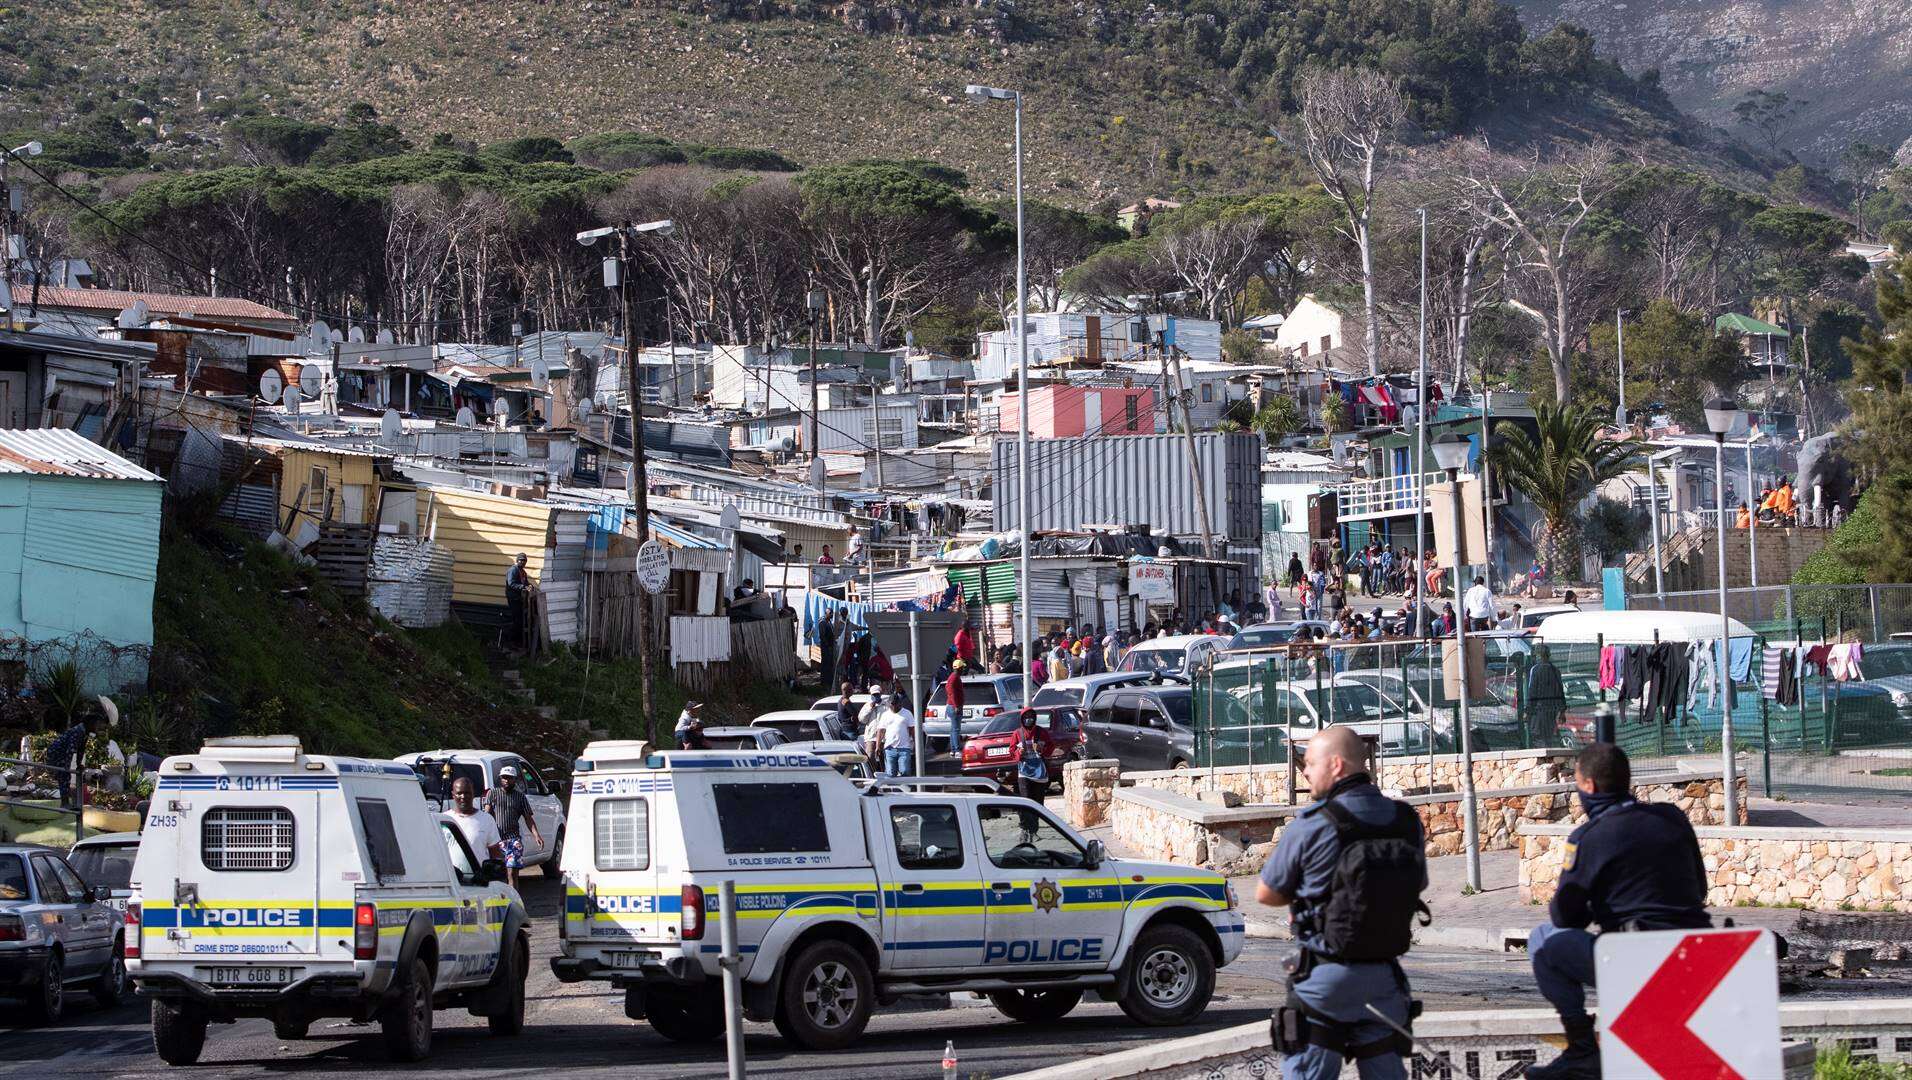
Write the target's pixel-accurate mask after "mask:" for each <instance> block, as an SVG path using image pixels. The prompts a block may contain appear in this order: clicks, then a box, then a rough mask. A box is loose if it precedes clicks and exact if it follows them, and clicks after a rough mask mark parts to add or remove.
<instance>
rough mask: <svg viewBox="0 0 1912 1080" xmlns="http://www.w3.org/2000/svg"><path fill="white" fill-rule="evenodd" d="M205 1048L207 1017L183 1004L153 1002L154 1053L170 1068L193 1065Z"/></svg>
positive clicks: (177, 1002) (165, 1001)
mask: <svg viewBox="0 0 1912 1080" xmlns="http://www.w3.org/2000/svg"><path fill="white" fill-rule="evenodd" d="M205 1048H206V1014H205V1013H203V1012H200V1011H199V1010H198V1009H196V1008H194V1007H193V1006H191V1005H188V1004H186V1003H184V1002H179V1001H167V1000H165V999H164V998H161V999H160V1000H158V1001H155V1002H153V1052H154V1053H156V1054H158V1055H159V1060H161V1061H163V1062H165V1063H166V1064H168V1065H191V1064H193V1063H194V1062H196V1061H198V1060H199V1053H200V1051H202V1050H204V1049H205Z"/></svg>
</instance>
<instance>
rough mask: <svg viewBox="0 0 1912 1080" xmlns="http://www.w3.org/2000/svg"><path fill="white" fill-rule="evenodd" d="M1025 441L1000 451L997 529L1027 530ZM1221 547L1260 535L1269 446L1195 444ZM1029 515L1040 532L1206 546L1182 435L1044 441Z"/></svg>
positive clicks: (1237, 435) (1237, 439)
mask: <svg viewBox="0 0 1912 1080" xmlns="http://www.w3.org/2000/svg"><path fill="white" fill-rule="evenodd" d="M1017 450H1018V446H1017V441H1016V440H1015V439H998V440H996V442H995V445H994V446H993V448H992V450H991V459H990V471H991V473H992V476H993V480H994V484H993V487H992V491H993V492H994V497H995V502H994V512H995V516H994V519H993V521H994V525H995V527H996V528H998V529H1002V530H1005V531H1006V530H1009V529H1016V528H1020V527H1021V525H1022V520H1021V518H1020V516H1019V515H1018V513H1017V511H1018V506H1017V503H1018V501H1019V500H1018V498H1017V493H1018V487H1017V479H1018V477H1017V471H1018V470H1017V457H1016V455H1017ZM1195 453H1196V456H1197V458H1198V459H1199V460H1200V461H1201V463H1202V477H1203V481H1204V486H1205V487H1206V488H1207V492H1208V514H1209V519H1210V523H1211V527H1212V528H1213V530H1214V532H1215V534H1216V537H1217V539H1224V538H1225V539H1234V540H1252V539H1255V538H1257V537H1259V536H1260V534H1261V456H1262V441H1261V436H1259V435H1253V434H1248V433H1242V432H1231V433H1225V434H1224V433H1214V432H1207V433H1202V434H1198V435H1196V436H1195ZM1029 464H1030V486H1031V492H1030V510H1031V517H1032V518H1033V519H1034V521H1035V527H1036V528H1037V529H1039V530H1040V529H1079V528H1081V527H1083V526H1084V525H1089V524H1124V525H1140V524H1146V525H1151V526H1154V527H1155V528H1158V529H1166V530H1167V531H1169V532H1170V533H1172V534H1174V535H1176V536H1199V535H1200V533H1201V523H1200V515H1199V514H1198V512H1197V509H1196V500H1195V490H1194V484H1193V483H1192V482H1191V477H1190V476H1189V470H1188V444H1187V442H1186V440H1185V439H1184V437H1183V436H1181V435H1116V436H1101V437H1091V438H1081V439H1035V440H1032V441H1031V443H1030V456H1029Z"/></svg>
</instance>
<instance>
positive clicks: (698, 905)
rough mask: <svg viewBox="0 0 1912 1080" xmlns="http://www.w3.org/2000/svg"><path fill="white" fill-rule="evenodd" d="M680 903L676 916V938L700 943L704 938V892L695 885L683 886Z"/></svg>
mask: <svg viewBox="0 0 1912 1080" xmlns="http://www.w3.org/2000/svg"><path fill="white" fill-rule="evenodd" d="M679 898H680V899H681V901H682V903H681V904H679V908H680V913H679V915H678V916H677V919H678V922H677V929H678V936H679V937H681V938H683V939H684V940H685V941H700V940H702V939H703V936H704V890H703V889H701V888H699V887H698V886H696V885H686V886H684V889H683V892H682V893H680V894H679Z"/></svg>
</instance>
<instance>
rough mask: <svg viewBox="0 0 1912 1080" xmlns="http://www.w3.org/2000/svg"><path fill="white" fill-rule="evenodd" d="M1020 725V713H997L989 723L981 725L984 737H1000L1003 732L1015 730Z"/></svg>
mask: <svg viewBox="0 0 1912 1080" xmlns="http://www.w3.org/2000/svg"><path fill="white" fill-rule="evenodd" d="M1020 723H1022V714H1021V713H1020V712H1012V713H1007V712H1006V713H998V714H997V715H995V716H992V717H990V718H989V723H987V724H984V725H983V730H982V733H983V734H984V735H1001V734H1003V733H1005V732H1010V731H1014V730H1016V725H1017V724H1020Z"/></svg>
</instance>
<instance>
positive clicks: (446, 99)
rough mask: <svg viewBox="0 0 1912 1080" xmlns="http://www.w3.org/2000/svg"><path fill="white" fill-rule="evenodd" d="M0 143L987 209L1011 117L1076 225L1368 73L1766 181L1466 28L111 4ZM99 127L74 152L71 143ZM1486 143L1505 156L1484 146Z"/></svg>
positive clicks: (1370, 9) (1590, 75)
mask: <svg viewBox="0 0 1912 1080" xmlns="http://www.w3.org/2000/svg"><path fill="white" fill-rule="evenodd" d="M0 10H5V11H6V13H7V16H8V24H9V26H10V28H11V29H12V30H13V32H12V33H10V34H8V35H5V36H4V37H0V131H6V130H10V129H11V130H56V129H64V130H72V129H75V128H82V129H83V130H87V131H95V130H97V131H101V132H104V133H105V134H106V136H108V137H117V133H118V132H121V131H127V130H130V131H131V132H132V133H133V137H134V139H135V140H136V141H137V143H138V146H137V147H135V148H134V149H137V150H141V151H143V153H141V154H138V155H136V157H135V160H136V165H135V167H138V166H144V165H148V164H150V165H151V166H152V167H158V168H172V167H182V166H194V165H206V164H213V163H216V162H220V161H224V160H230V159H231V158H232V157H233V156H234V149H233V146H232V143H233V140H232V139H230V138H228V137H227V126H228V125H229V123H230V122H231V121H232V120H233V119H235V118H238V117H243V116H247V115H260V114H265V113H270V114H278V115H282V116H287V117H293V118H297V119H304V120H321V121H331V122H336V121H338V120H339V119H340V118H341V117H342V116H344V115H345V113H346V110H347V108H348V106H350V105H351V104H352V103H354V102H368V103H370V104H371V105H372V106H373V107H374V108H375V109H376V110H377V112H378V114H379V116H380V117H381V118H382V119H383V120H384V121H386V122H389V123H391V124H393V125H396V127H397V128H398V129H399V130H401V131H402V132H403V133H404V135H405V136H406V137H407V138H408V139H410V141H411V142H412V143H413V144H414V145H423V144H425V143H428V142H430V141H431V139H432V138H433V137H434V136H435V135H438V134H440V133H450V135H451V136H452V137H455V138H457V139H459V140H476V141H479V142H489V141H493V140H498V139H505V138H511V137H516V136H523V135H529V134H542V135H551V136H555V137H557V138H560V139H571V138H574V137H577V136H579V135H584V134H589V133H592V132H600V131H613V130H638V131H645V132H649V133H653V134H656V135H659V136H663V137H668V138H674V139H680V140H691V141H697V142H704V143H716V144H728V145H732V146H747V147H767V148H771V149H774V150H776V151H779V152H781V153H783V154H784V155H786V156H788V157H789V158H791V159H792V160H794V161H796V162H797V163H799V164H802V165H816V164H825V163H829V162H833V161H841V160H846V159H851V158H858V157H870V156H886V157H914V158H926V159H929V160H932V161H936V162H939V163H941V164H945V165H950V166H954V167H956V168H960V169H963V170H964V171H966V172H968V173H969V174H970V175H972V176H974V177H975V178H976V179H977V181H978V183H979V185H981V186H983V187H986V188H991V189H996V190H1000V189H1001V188H1002V186H1003V185H1004V182H1005V181H1006V179H1007V173H1008V168H1007V166H1008V153H1007V149H1008V148H1007V143H1008V137H1009V127H1010V117H1009V115H1008V111H1007V109H1006V108H1003V107H1000V106H999V107H995V108H981V107H977V106H973V105H970V104H968V103H966V102H965V101H964V99H963V96H962V87H963V85H964V84H965V83H968V82H975V81H984V82H990V83H995V84H998V85H1004V86H1012V87H1019V88H1022V89H1024V90H1025V91H1027V93H1028V102H1029V104H1028V114H1027V117H1026V128H1027V135H1028V138H1027V147H1028V166H1027V173H1028V177H1029V179H1030V180H1031V182H1032V186H1034V187H1035V188H1036V189H1037V190H1038V191H1039V192H1041V193H1042V194H1044V195H1046V196H1048V197H1050V198H1053V199H1056V200H1058V201H1062V202H1067V203H1070V204H1073V205H1077V206H1088V205H1093V204H1097V203H1101V204H1103V205H1112V204H1111V203H1110V202H1109V200H1122V201H1126V200H1127V199H1130V198H1134V197H1136V196H1138V195H1146V194H1171V193H1176V192H1184V191H1192V192H1199V191H1204V190H1221V189H1239V188H1242V187H1245V186H1250V185H1253V184H1257V183H1266V182H1267V181H1268V179H1269V178H1270V177H1271V176H1275V175H1278V174H1280V173H1282V172H1284V171H1287V170H1290V169H1292V168H1294V160H1293V158H1292V156H1291V155H1290V154H1289V153H1288V152H1287V151H1286V150H1284V149H1283V147H1282V145H1281V140H1280V139H1279V138H1278V137H1277V136H1276V135H1275V134H1274V133H1273V132H1272V131H1271V121H1272V120H1273V119H1274V118H1276V117H1278V116H1279V115H1281V114H1282V113H1283V112H1284V111H1285V110H1286V109H1288V108H1291V107H1292V104H1293V101H1292V86H1293V78H1294V76H1295V74H1296V73H1297V72H1298V71H1299V70H1300V67H1301V66H1302V65H1303V64H1306V63H1312V62H1317V61H1321V60H1326V61H1329V62H1339V63H1386V64H1388V65H1389V66H1390V68H1391V69H1393V70H1396V71H1398V72H1400V73H1401V74H1402V77H1403V78H1404V79H1405V80H1406V81H1407V83H1408V85H1409V87H1410V91H1411V93H1412V94H1413V96H1414V100H1415V105H1416V109H1415V118H1416V121H1417V123H1419V125H1420V126H1421V127H1422V128H1423V130H1426V131H1428V132H1430V133H1432V134H1443V133H1447V132H1451V131H1461V130H1486V131H1489V132H1490V133H1494V134H1496V135H1497V136H1500V135H1504V134H1505V133H1515V134H1516V135H1517V136H1522V137H1525V136H1529V135H1531V136H1536V137H1552V136H1553V135H1554V134H1556V133H1559V132H1569V133H1578V134H1583V135H1600V136H1604V137H1609V138H1614V139H1617V140H1619V141H1622V142H1625V143H1626V144H1628V146H1629V148H1630V149H1631V150H1633V151H1634V152H1635V153H1637V154H1639V155H1641V156H1645V157H1648V158H1653V159H1659V160H1671V161H1680V162H1684V163H1692V164H1700V165H1705V166H1707V167H1710V168H1713V169H1714V170H1715V171H1718V172H1722V173H1726V174H1728V175H1732V174H1735V173H1737V174H1739V175H1741V176H1742V177H1744V176H1749V175H1751V174H1754V173H1758V172H1761V171H1764V169H1763V167H1762V165H1761V162H1760V161H1759V159H1758V157H1759V156H1758V155H1757V154H1754V153H1751V152H1749V151H1748V150H1747V149H1746V147H1745V146H1743V145H1735V144H1733V143H1732V142H1731V141H1730V140H1727V139H1724V138H1722V137H1721V136H1720V134H1719V133H1718V132H1717V131H1710V130H1707V129H1705V128H1704V127H1703V126H1702V125H1699V124H1697V123H1694V122H1693V121H1691V120H1690V119H1689V118H1687V117H1684V116H1682V115H1681V114H1680V113H1679V112H1678V111H1677V110H1676V109H1674V108H1673V107H1672V105H1671V104H1670V103H1668V102H1667V101H1666V100H1665V98H1664V97H1663V96H1661V95H1660V94H1659V93H1658V91H1657V90H1656V89H1654V88H1653V87H1652V86H1651V85H1650V84H1646V83H1635V82H1634V81H1632V80H1630V79H1628V78H1627V77H1626V76H1625V75H1624V74H1623V73H1621V72H1620V71H1619V70H1618V69H1617V68H1615V67H1613V65H1611V64H1610V63H1607V62H1606V61H1604V60H1602V59H1600V58H1598V57H1597V56H1596V54H1595V51H1594V49H1593V48H1592V44H1593V43H1592V42H1590V41H1587V40H1586V39H1584V37H1583V36H1580V37H1576V36H1574V35H1570V34H1569V35H1554V36H1552V37H1548V38H1546V39H1545V40H1541V37H1542V35H1533V36H1532V37H1530V38H1526V39H1523V37H1522V34H1521V30H1520V26H1519V24H1518V21H1517V20H1516V19H1515V17H1514V15H1513V13H1512V10H1511V9H1509V8H1506V7H1504V6H1502V5H1500V4H1498V3H1495V2H1491V0H1489V2H1480V0H1469V2H1467V3H1463V4H1459V5H1456V4H1455V3H1454V2H1453V0H1402V2H1400V3H1398V4H1388V5H1381V6H1378V7H1374V6H1363V5H1349V4H1348V3H1346V2H1345V0H1214V2H1213V3H1211V4H1206V5H1204V7H1203V10H1201V11H1199V12H1198V11H1195V10H1193V9H1185V8H1182V7H1181V6H1179V5H1167V6H1160V5H1157V4H1154V3H1145V2H1142V0H1126V2H1117V3H1112V4H1098V5H1079V4H1074V3H1070V2H1066V0H1026V2H1024V3H1018V4H1014V5H1011V4H1008V3H1007V2H998V3H988V2H974V3H969V2H963V3H958V2H955V0H921V2H917V3H908V4H901V3H898V4H890V5H888V6H883V7H877V6H872V5H866V4H858V3H843V4H839V5H817V4H811V3H808V2H807V0H758V2H755V3H741V2H738V0H668V2H666V0H654V2H643V0H583V2H581V3H576V4H571V3H512V4H495V3H480V2H478V0H437V2H434V3H430V4H414V3H394V2H391V0H127V2H125V3H116V4H83V5H65V6H59V5H46V4H30V5H18V6H14V7H11V8H7V9H0ZM84 125H92V126H84ZM1497 141H1500V140H1497Z"/></svg>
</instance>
